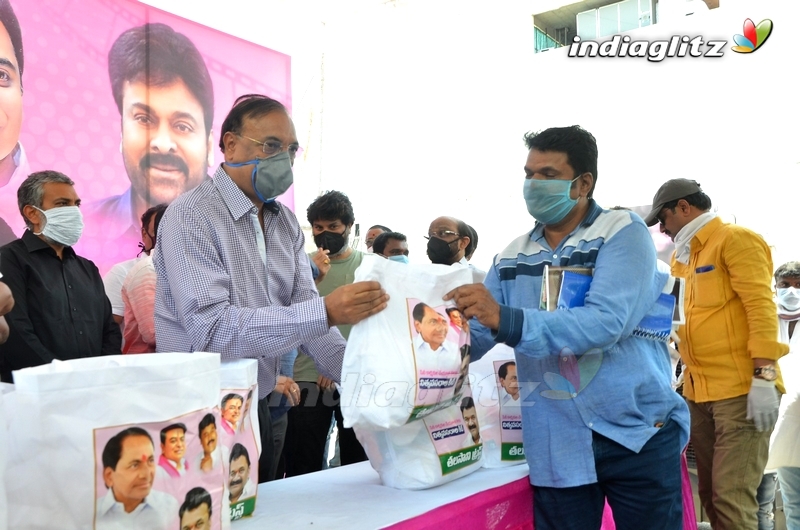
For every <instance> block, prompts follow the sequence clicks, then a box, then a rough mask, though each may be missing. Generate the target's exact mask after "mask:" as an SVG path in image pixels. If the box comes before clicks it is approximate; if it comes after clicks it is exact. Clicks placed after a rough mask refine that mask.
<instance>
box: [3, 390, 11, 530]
mask: <svg viewBox="0 0 800 530" xmlns="http://www.w3.org/2000/svg"><path fill="white" fill-rule="evenodd" d="M13 391H14V385H10V384H8V383H0V530H6V528H8V498H7V497H6V485H5V476H6V461H7V458H8V422H7V421H6V414H5V410H4V409H3V403H4V401H5V395H6V394H8V393H9V392H13Z"/></svg>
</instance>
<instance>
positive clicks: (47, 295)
mask: <svg viewBox="0 0 800 530" xmlns="http://www.w3.org/2000/svg"><path fill="white" fill-rule="evenodd" d="M74 185H75V183H74V182H73V181H72V179H70V178H69V177H67V176H66V175H64V174H63V173H59V172H57V171H39V172H36V173H33V174H31V175H29V176H28V178H27V179H25V181H23V183H22V185H21V186H20V188H19V190H18V191H17V198H18V204H19V210H20V213H21V214H22V217H23V218H24V219H25V224H26V226H27V230H26V231H25V232H24V233H23V234H22V237H21V238H20V239H17V240H16V241H12V242H11V243H9V244H7V245H5V246H4V247H2V248H0V256H2V264H3V280H2V281H3V282H4V283H5V284H6V285H7V286H8V287H9V289H10V290H11V293H12V294H13V296H14V301H15V305H14V308H13V309H12V310H11V311H10V312H9V313H8V314H7V315H5V317H6V321H7V323H8V327H9V329H10V334H9V337H8V341H7V342H6V343H5V344H3V345H0V362H2V380H3V381H4V382H8V383H10V382H12V378H11V371H12V370H19V369H21V368H27V367H29V366H38V365H40V364H46V363H49V362H51V361H53V360H55V359H59V360H67V359H77V358H80V357H95V356H99V355H115V354H119V353H120V343H121V341H122V337H121V334H120V330H119V326H118V325H117V324H116V323H115V322H114V319H113V318H112V315H111V304H110V303H109V301H108V298H107V297H106V294H105V290H104V289H103V280H102V279H101V278H100V273H99V272H98V270H97V267H96V266H95V265H94V263H92V262H91V261H89V260H88V259H85V258H82V257H80V256H78V255H76V254H75V251H74V250H72V246H73V245H74V244H75V243H77V242H78V239H79V238H80V237H81V232H82V231H83V217H82V216H81V211H80V209H79V208H78V207H79V206H80V202H81V200H80V198H79V197H78V194H77V193H76V192H75V188H74V187H73V186H74Z"/></svg>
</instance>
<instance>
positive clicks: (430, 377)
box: [341, 256, 473, 429]
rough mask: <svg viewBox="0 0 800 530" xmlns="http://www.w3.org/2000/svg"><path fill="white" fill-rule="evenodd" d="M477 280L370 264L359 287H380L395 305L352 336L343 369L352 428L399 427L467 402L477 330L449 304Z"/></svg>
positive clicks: (465, 274)
mask: <svg viewBox="0 0 800 530" xmlns="http://www.w3.org/2000/svg"><path fill="white" fill-rule="evenodd" d="M368 258H369V259H368ZM472 278H473V276H472V272H471V270H470V269H469V268H467V267H460V266H454V267H448V266H445V265H406V264H403V263H397V262H394V261H390V260H387V259H382V258H380V257H379V256H368V257H365V258H364V261H363V262H362V264H361V266H360V267H359V268H358V269H357V270H356V273H355V280H356V281H366V280H374V281H378V282H380V284H381V286H382V287H383V289H384V290H385V291H386V292H387V293H388V294H389V296H390V299H389V304H388V307H387V308H386V309H384V310H383V311H381V312H380V313H378V314H376V315H373V316H371V317H369V318H367V319H365V320H363V321H362V322H360V323H358V324H356V325H355V326H353V328H352V331H351V332H350V338H349V339H348V341H347V349H346V351H345V355H344V363H343V366H342V391H341V395H342V399H341V409H342V415H343V416H344V424H345V427H359V428H362V429H389V428H392V427H398V426H401V425H405V424H406V423H409V422H412V421H414V420H418V419H420V418H423V417H425V416H427V415H428V414H431V413H432V412H435V411H437V410H441V409H444V408H447V407H448V406H450V405H452V404H454V403H457V402H458V401H459V398H460V395H461V392H462V385H463V382H464V380H465V378H466V376H467V369H468V364H469V331H468V329H469V328H468V325H467V324H466V323H465V322H466V319H460V318H459V316H460V313H458V311H457V310H456V311H455V313H454V312H453V309H455V307H454V304H453V303H452V302H444V301H443V300H442V297H443V296H444V295H445V294H446V293H448V292H449V291H451V290H452V289H455V288H456V287H459V286H461V285H465V284H469V283H471V282H472Z"/></svg>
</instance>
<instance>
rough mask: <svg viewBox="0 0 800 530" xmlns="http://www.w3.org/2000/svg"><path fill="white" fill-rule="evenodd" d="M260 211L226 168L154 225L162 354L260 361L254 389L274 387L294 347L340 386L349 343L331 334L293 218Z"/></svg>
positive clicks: (281, 210) (285, 212) (284, 212)
mask: <svg viewBox="0 0 800 530" xmlns="http://www.w3.org/2000/svg"><path fill="white" fill-rule="evenodd" d="M275 204H276V205H277V211H276V212H274V211H271V210H270V209H268V208H264V209H263V216H264V231H263V234H262V233H261V227H260V223H259V222H258V213H259V212H258V209H257V208H256V207H255V206H254V205H253V203H252V201H251V200H250V199H248V198H247V196H246V195H245V194H244V193H242V191H241V190H240V189H239V187H238V186H237V185H236V184H235V183H234V182H233V181H232V180H231V178H230V177H229V176H228V174H227V173H225V171H224V170H223V168H222V166H221V165H220V167H219V169H217V172H216V174H215V175H214V178H213V179H212V180H209V181H206V182H204V183H202V184H201V185H200V186H198V187H197V188H195V189H194V190H192V191H190V192H188V193H185V194H183V195H181V196H180V197H178V198H177V199H176V200H175V201H174V202H173V203H172V204H171V205H170V206H169V208H167V211H166V212H165V214H164V217H163V219H162V220H161V223H160V224H159V228H158V243H157V245H158V248H159V252H157V253H156V255H155V258H154V260H153V262H154V265H155V268H156V273H157V275H158V283H157V284H156V304H155V323H156V347H157V349H158V351H159V352H168V351H177V352H181V351H183V352H193V351H207V352H215V353H219V354H221V355H222V357H223V358H226V359H236V358H240V357H248V358H253V359H258V393H259V399H262V398H264V397H265V396H266V395H267V394H269V393H270V392H271V391H272V390H273V389H274V388H275V382H276V380H277V376H278V367H279V362H280V356H281V355H283V354H284V353H287V352H289V351H291V350H293V349H295V348H297V347H300V348H302V350H303V351H304V352H305V353H307V354H308V355H310V356H311V357H312V358H314V360H315V361H316V363H317V368H318V369H319V370H320V371H321V372H322V373H323V374H324V375H326V376H327V377H329V378H332V379H333V380H335V381H339V380H340V378H341V373H342V357H343V355H344V348H345V340H344V338H343V337H342V335H341V334H340V333H339V331H338V330H337V329H336V328H335V327H334V328H329V326H328V317H327V312H326V310H325V302H324V300H323V299H322V298H320V296H319V293H317V289H316V287H315V286H314V281H313V280H312V279H311V267H310V265H309V262H308V257H307V256H306V253H305V251H304V244H305V241H304V236H303V232H302V231H301V230H300V225H299V224H298V222H297V218H296V217H295V215H294V214H293V213H292V212H291V210H289V209H288V208H286V207H285V206H284V205H282V204H280V203H277V202H276V203H275Z"/></svg>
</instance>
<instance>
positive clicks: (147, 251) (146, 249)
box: [136, 232, 156, 258]
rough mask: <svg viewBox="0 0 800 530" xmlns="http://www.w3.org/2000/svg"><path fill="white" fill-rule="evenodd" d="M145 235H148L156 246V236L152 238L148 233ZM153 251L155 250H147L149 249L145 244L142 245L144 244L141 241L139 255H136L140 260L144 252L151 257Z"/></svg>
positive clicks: (151, 248)
mask: <svg viewBox="0 0 800 530" xmlns="http://www.w3.org/2000/svg"><path fill="white" fill-rule="evenodd" d="M145 234H147V236H148V237H149V238H150V241H152V242H153V243H154V244H155V240H156V236H154V235H152V236H151V235H150V234H148V233H147V232H145ZM151 250H153V247H150V248H147V247H146V246H145V245H144V243H142V242H141V241H140V242H139V253H138V254H136V257H137V258H138V257H139V256H141V255H142V252H144V253H145V254H148V255H149V254H150V251H151Z"/></svg>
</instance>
